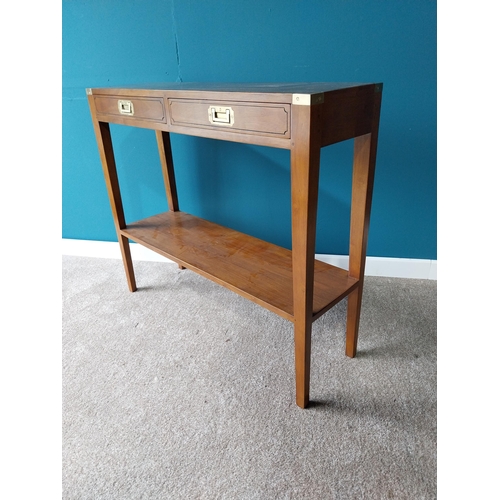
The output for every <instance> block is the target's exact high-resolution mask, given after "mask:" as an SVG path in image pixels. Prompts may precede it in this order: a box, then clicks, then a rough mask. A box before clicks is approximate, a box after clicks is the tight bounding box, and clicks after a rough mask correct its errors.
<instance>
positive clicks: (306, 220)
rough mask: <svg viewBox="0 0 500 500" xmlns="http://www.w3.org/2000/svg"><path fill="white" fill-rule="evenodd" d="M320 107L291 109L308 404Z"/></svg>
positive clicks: (299, 378)
mask: <svg viewBox="0 0 500 500" xmlns="http://www.w3.org/2000/svg"><path fill="white" fill-rule="evenodd" d="M319 112H320V107H318V106H301V105H295V106H292V123H293V124H294V128H293V129H292V149H291V190H292V269H293V312H294V339H295V379H296V380H295V383H296V402H297V405H298V406H300V407H301V408H305V407H306V406H307V404H308V403H309V381H310V365H311V330H312V307H313V288H314V249H315V241H316V215H317V206H318V187H319V159H320V143H319V137H321V134H320V133H318V131H317V130H314V129H315V128H316V127H318V126H319V123H320V120H319Z"/></svg>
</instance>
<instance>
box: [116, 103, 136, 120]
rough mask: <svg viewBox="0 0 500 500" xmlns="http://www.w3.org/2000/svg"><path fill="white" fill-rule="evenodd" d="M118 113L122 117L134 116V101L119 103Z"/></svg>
mask: <svg viewBox="0 0 500 500" xmlns="http://www.w3.org/2000/svg"><path fill="white" fill-rule="evenodd" d="M118 111H119V112H120V114H121V115H127V116H134V105H133V104H132V101H122V100H120V101H118Z"/></svg>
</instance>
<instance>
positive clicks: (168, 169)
mask: <svg viewBox="0 0 500 500" xmlns="http://www.w3.org/2000/svg"><path fill="white" fill-rule="evenodd" d="M156 142H157V143H158V152H159V154H160V163H161V170H162V172H163V181H164V182H165V191H166V193H167V200H168V208H169V209H170V210H171V211H172V212H178V211H179V199H178V197H177V185H176V183H175V173H174V159H173V157H172V145H171V143H170V134H169V132H164V131H161V130H156ZM179 269H185V267H184V266H182V265H181V264H179Z"/></svg>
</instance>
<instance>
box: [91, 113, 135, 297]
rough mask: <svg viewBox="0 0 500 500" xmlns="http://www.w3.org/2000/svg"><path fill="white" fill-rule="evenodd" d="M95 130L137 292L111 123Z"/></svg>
mask: <svg viewBox="0 0 500 500" xmlns="http://www.w3.org/2000/svg"><path fill="white" fill-rule="evenodd" d="M94 129H95V134H96V138H97V145H98V148H99V154H100V156H101V163H102V168H103V172H104V179H105V181H106V188H107V190H108V196H109V201H110V204H111V212H112V214H113V221H114V223H115V229H116V235H117V237H118V243H119V244H120V250H121V254H122V259H123V265H124V267H125V275H126V277H127V283H128V287H129V290H130V291H131V292H135V291H136V290H137V285H136V283H135V275H134V267H133V264H132V257H131V255H130V243H129V241H128V238H126V237H125V236H123V235H122V234H121V229H124V228H125V214H124V212H123V204H122V199H121V194H120V186H119V184H118V174H117V172H116V163H115V157H114V153H113V144H112V141H111V132H110V129H109V123H105V122H97V121H96V122H94Z"/></svg>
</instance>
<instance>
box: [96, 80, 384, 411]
mask: <svg viewBox="0 0 500 500" xmlns="http://www.w3.org/2000/svg"><path fill="white" fill-rule="evenodd" d="M87 96H88V101H89V105H90V111H91V114H92V120H93V123H94V129H95V134H96V138H97V145H98V148H99V153H100V157H101V162H102V166H103V170H104V177H105V180H106V186H107V190H108V194H109V199H110V203H111V210H112V212H113V218H114V223H115V226H116V232H117V235H118V241H119V243H120V248H121V252H122V257H123V263H124V266H125V272H126V276H127V280H128V286H129V288H130V290H131V291H135V290H136V284H135V276H134V270H133V265H132V259H131V256H130V247H129V240H133V241H135V242H137V243H140V244H142V245H144V246H146V247H148V248H150V249H151V250H154V251H156V252H158V253H159V254H161V255H163V256H165V257H168V258H169V259H171V260H173V261H175V262H177V263H178V264H179V266H180V267H185V268H188V269H191V270H193V271H195V272H197V273H199V274H201V275H202V276H205V277H207V278H209V279H211V280H213V281H215V282H217V283H219V284H221V285H224V286H225V287H227V288H229V289H230V290H233V291H234V292H236V293H239V294H240V295H242V296H243V297H246V298H248V299H250V300H252V301H254V302H256V303H257V304H260V305H261V306H263V307H265V308H267V309H269V310H271V311H273V312H275V313H277V314H279V315H280V316H282V317H284V318H286V319H288V320H290V321H292V322H293V324H294V339H295V374H296V402H297V405H298V406H300V407H301V408H305V407H306V406H307V404H308V402H309V373H310V357H311V328H312V323H313V321H314V320H316V319H317V318H319V317H320V316H321V315H322V314H324V313H325V312H326V311H328V310H329V309H330V308H331V307H332V306H334V305H335V304H336V303H338V302H339V301H340V300H342V299H343V298H345V297H348V307H347V332H346V354H347V356H350V357H354V356H355V355H356V345H357V338H358V327H359V317H360V311H361V296H362V290H363V279H364V269H365V259H366V245H367V237H368V225H369V219H370V207H371V198H372V188H373V178H374V171H375V157H376V149H377V135H378V124H379V115H380V104H381V97H382V84H380V83H371V84H337V83H306V84H248V85H242V84H236V85H229V84H227V85H212V84H208V85H202V84H186V83H180V84H170V83H169V84H164V85H147V86H137V87H126V88H89V89H87ZM110 123H118V124H122V125H130V126H133V127H142V128H149V129H153V130H155V133H156V139H157V142H158V148H159V154H160V160H161V166H162V170H163V176H164V180H165V187H166V194H167V199H168V206H169V211H168V212H165V213H161V214H158V215H155V216H153V217H149V218H147V219H144V220H140V221H138V222H134V223H132V224H129V223H127V222H126V221H125V216H124V210H123V205H122V201H121V195H120V188H119V184H118V176H117V171H116V166H115V160H114V155H113V146H112V142H111V133H110V127H109V124H110ZM170 132H172V133H178V134H188V135H194V136H199V137H209V138H213V139H221V140H225V141H234V142H242V143H247V144H258V145H263V146H271V147H276V148H283V149H289V150H290V154H291V201H292V250H291V251H290V250H287V249H284V248H281V247H279V246H276V245H273V244H270V243H267V242H265V241H262V240H259V239H256V238H253V237H251V236H248V235H245V234H242V233H240V232H237V231H234V230H231V229H228V228H225V227H222V226H220V225H217V224H214V223H212V222H209V221H206V220H203V219H200V218H197V217H194V216H192V215H189V214H187V213H184V212H181V211H179V203H178V199H177V191H176V185H175V176H174V165H173V161H172V151H171V147H170V135H169V134H170ZM351 138H354V161H353V185H352V204H351V221H350V224H351V228H350V243H349V270H348V271H346V270H344V269H340V268H338V267H334V266H331V265H328V264H325V263H323V262H320V261H318V260H315V256H314V250H315V239H316V213H317V201H318V188H319V166H320V149H321V148H322V147H324V146H327V145H329V144H333V143H337V142H340V141H344V140H346V139H351Z"/></svg>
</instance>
